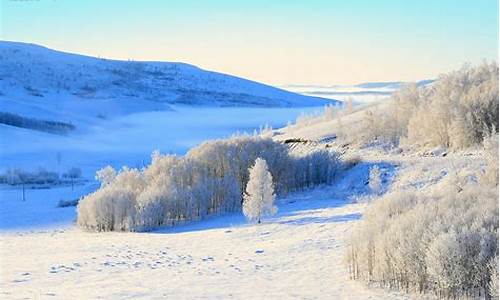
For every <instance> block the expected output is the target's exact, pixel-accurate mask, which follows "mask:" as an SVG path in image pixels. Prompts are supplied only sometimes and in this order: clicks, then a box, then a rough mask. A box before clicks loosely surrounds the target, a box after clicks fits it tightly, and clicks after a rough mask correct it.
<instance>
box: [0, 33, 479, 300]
mask: <svg viewBox="0 0 500 300" xmlns="http://www.w3.org/2000/svg"><path fill="white" fill-rule="evenodd" d="M34 62H37V63H34ZM135 73H140V74H142V75H141V76H139V77H134V76H132V75H133V74H135ZM34 74H37V76H34ZM110 74H111V75H110ZM0 78H1V80H0V105H1V107H0V110H1V111H6V112H12V113H18V114H20V115H22V116H26V117H37V118H42V119H46V120H58V121H63V122H71V123H72V124H74V125H75V126H76V128H77V129H76V130H75V131H74V132H72V133H71V134H69V135H54V134H48V133H44V132H39V131H33V130H28V129H23V128H16V127H11V126H7V125H3V124H0V149H1V151H0V160H1V161H2V165H1V167H0V169H1V171H4V170H5V169H7V168H24V169H34V168H37V167H38V166H42V167H46V168H47V169H48V170H49V171H57V172H65V171H67V170H68V169H69V168H71V167H80V168H81V169H82V171H83V179H82V180H81V181H80V182H78V184H76V185H75V187H74V189H73V188H71V186H51V187H49V188H44V189H40V188H37V189H35V188H33V187H28V188H27V190H26V201H22V200H21V190H20V187H12V186H0V245H1V247H0V266H1V268H0V298H2V299H4V298H5V299H24V298H28V299H32V298H34V299H38V298H42V299H44V298H54V299H98V298H102V299H124V298H134V299H135V298H139V299H159V298H172V299H225V298H237V299H278V298H279V299H288V298H300V299H409V298H412V296H411V295H403V294H399V293H395V292H392V291H388V290H383V289H379V288H376V287H367V286H365V285H363V284H362V283H360V282H357V281H352V280H349V274H348V272H347V268H346V267H345V265H344V263H343V261H344V255H345V250H346V247H348V246H349V238H350V233H351V232H352V230H353V227H354V226H355V224H357V223H358V222H359V220H361V219H362V218H363V213H364V211H365V209H366V207H367V206H368V205H369V201H370V199H373V197H375V195H374V194H373V193H372V192H371V190H370V188H369V186H368V183H369V173H370V169H371V168H373V166H375V165H376V166H378V167H379V168H380V172H381V176H380V179H381V185H382V187H381V193H384V192H385V191H387V190H388V189H389V188H390V187H396V188H405V187H407V186H418V187H420V188H422V189H432V188H435V186H436V183H438V182H440V181H441V180H443V179H444V178H446V176H447V174H451V173H452V172H453V169H450V166H458V167H467V168H469V169H475V168H478V164H479V163H480V161H481V159H480V158H478V157H476V156H475V155H472V156H470V157H468V158H467V159H464V158H463V156H461V155H453V154H450V155H448V156H447V157H446V158H442V157H439V158H438V157H412V156H403V155H402V154H399V153H387V152H384V151H379V150H378V149H375V148H370V149H361V150H359V151H358V152H357V153H355V154H358V155H360V156H361V157H362V158H363V162H361V163H357V164H355V165H354V166H352V167H351V168H349V169H348V170H346V171H345V172H344V173H341V174H340V175H339V178H338V179H337V180H336V182H335V183H334V184H333V185H331V186H319V187H316V188H314V189H310V190H305V191H301V192H296V193H292V194H290V195H288V196H286V197H282V198H279V199H277V200H276V203H275V204H276V205H277V207H278V213H277V214H276V215H274V216H272V217H268V218H266V219H265V220H264V222H263V223H262V224H259V225H254V224H248V223H247V221H246V220H245V218H244V216H243V214H242V213H233V214H227V215H222V216H213V217H210V218H209V219H206V220H203V221H199V222H191V223H187V224H179V226H176V227H172V228H162V229H160V230H157V231H153V232H142V233H130V232H129V233H118V232H105V233H90V232H85V231H82V230H81V229H79V228H78V227H76V225H75V219H76V211H75V207H65V208H60V207H57V205H58V203H59V201H60V200H66V201H67V200H74V199H77V198H79V197H80V196H82V195H85V194H87V193H89V192H91V191H93V190H95V189H96V188H97V186H98V183H97V182H95V181H94V180H93V176H94V174H95V171H96V170H98V169H100V168H102V167H104V166H106V165H108V164H109V165H112V166H114V167H115V168H119V167H121V166H122V165H129V166H131V167H142V166H144V165H145V164H147V163H148V162H149V155H150V153H151V151H152V150H154V149H159V150H160V151H161V152H162V153H177V154H183V153H185V152H186V151H187V150H188V149H189V148H191V147H193V146H195V145H197V144H199V143H201V142H202V141H205V140H208V139H214V138H222V137H227V136H229V135H232V134H234V133H236V132H238V131H240V132H241V131H246V132H252V131H253V130H254V129H258V128H259V126H262V125H265V124H269V125H271V126H273V127H274V128H276V127H282V126H284V125H285V124H286V122H287V121H289V120H294V119H295V118H296V117H297V116H298V115H299V114H300V113H301V112H312V111H313V110H316V109H317V108H314V107H312V108H304V107H300V106H302V105H305V104H306V103H307V104H311V101H318V102H317V103H314V104H315V105H316V104H321V105H322V104H324V103H326V102H323V101H322V100H321V99H314V98H309V97H305V96H300V95H296V94H292V93H288V92H286V91H282V90H279V89H275V88H272V87H269V86H265V85H261V84H258V83H255V82H250V81H247V80H244V79H240V78H235V77H232V76H229V75H224V74H218V73H214V72H207V71H204V70H201V69H199V68H196V67H194V66H190V65H186V64H181V63H160V62H141V63H136V62H120V61H112V60H103V59H97V58H92V57H85V56H81V55H74V54H67V53H61V52H57V51H53V50H50V49H46V48H43V47H40V46H36V45H28V44H22V43H11V42H0ZM110 78H111V79H110ZM168 78H174V80H168ZM110 80H112V81H115V83H113V82H111V81H110ZM396 85H397V83H391V84H386V85H384V84H365V85H358V86H340V87H339V86H335V87H290V88H289V89H293V90H295V91H299V92H301V93H305V94H310V95H321V96H322V97H329V98H334V99H340V100H346V99H347V98H349V97H353V98H354V101H355V102H356V103H357V104H363V105H358V106H355V108H354V109H353V111H352V112H351V113H350V114H347V115H344V116H343V117H342V126H344V127H350V126H356V124H358V123H359V120H361V118H363V116H364V113H365V109H366V108H368V107H373V106H375V105H379V106H383V105H384V104H383V103H382V104H380V101H379V100H381V99H383V97H386V96H387V95H388V94H389V93H390V92H392V91H393V90H394V88H395V86H396ZM26 87H29V89H28V88H26ZM242 91H247V92H248V91H249V92H248V93H247V92H242ZM318 92H320V93H318ZM38 94H41V95H42V96H39V95H38ZM188 96H189V97H191V98H190V99H191V100H192V101H191V102H190V101H188V100H187V98H186V97H188ZM210 100H213V101H212V102H210ZM188 102H189V104H196V105H185V104H187V103H188ZM228 106H232V107H228ZM234 106H236V107H234ZM243 106H252V107H251V108H249V107H243ZM269 106H273V107H269ZM316 107H317V106H316ZM339 126H340V125H339V124H338V122H337V120H331V121H328V122H319V123H316V124H311V125H310V126H307V127H302V128H293V127H292V128H288V129H280V130H278V131H275V132H274V134H275V138H276V139H280V140H281V139H285V138H303V139H307V140H315V141H321V140H322V139H324V138H327V137H331V136H334V135H335V134H336V132H337V130H338V129H339ZM317 146H319V147H324V144H321V143H318V145H317ZM336 146H340V145H336ZM310 147H313V146H311V145H306V146H303V149H302V151H310V150H311V148H310ZM348 154H352V153H348ZM344 158H348V155H346V156H345V157H344ZM415 170H422V172H415ZM365 200H368V201H365Z"/></svg>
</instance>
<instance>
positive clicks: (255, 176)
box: [243, 157, 277, 223]
mask: <svg viewBox="0 0 500 300" xmlns="http://www.w3.org/2000/svg"><path fill="white" fill-rule="evenodd" d="M249 172H250V178H249V180H248V184H247V187H246V193H245V196H244V200H243V214H244V215H245V217H246V218H247V219H248V220H250V221H253V222H257V223H260V222H261V219H262V217H263V216H266V215H273V214H275V213H276V212H277V207H276V206H275V205H274V199H275V198H276V195H275V194H274V187H273V177H272V175H271V173H269V170H268V168H267V163H266V161H265V160H263V159H262V158H260V157H259V158H257V159H256V160H255V164H254V165H253V166H252V167H251V168H250V170H249Z"/></svg>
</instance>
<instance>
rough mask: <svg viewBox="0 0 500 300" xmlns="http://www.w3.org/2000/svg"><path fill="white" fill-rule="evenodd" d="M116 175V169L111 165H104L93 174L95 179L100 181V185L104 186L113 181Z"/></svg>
mask: <svg viewBox="0 0 500 300" xmlns="http://www.w3.org/2000/svg"><path fill="white" fill-rule="evenodd" d="M115 177H116V171H115V169H113V167H111V166H106V167H104V168H102V169H100V170H98V171H97V172H96V174H95V179H96V180H98V181H99V182H100V183H101V186H105V185H107V184H109V183H110V182H112V181H113V179H115Z"/></svg>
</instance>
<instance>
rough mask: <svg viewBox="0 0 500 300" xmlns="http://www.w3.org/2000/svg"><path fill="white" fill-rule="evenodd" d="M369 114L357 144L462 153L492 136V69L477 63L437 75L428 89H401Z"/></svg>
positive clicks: (494, 101)
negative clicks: (439, 148) (376, 142)
mask: <svg viewBox="0 0 500 300" xmlns="http://www.w3.org/2000/svg"><path fill="white" fill-rule="evenodd" d="M379 107H380V108H381V109H379V110H378V111H377V110H375V109H371V111H370V113H369V114H366V117H365V119H364V121H363V123H364V126H362V128H363V130H360V131H359V132H356V131H353V130H351V134H353V135H357V139H358V141H360V142H365V143H366V142H371V141H373V140H382V141H384V142H387V143H390V144H394V145H398V144H400V143H401V144H403V145H407V146H421V147H436V146H444V147H450V148H455V149H463V148H467V147H470V146H473V145H477V144H480V143H481V142H482V141H483V139H484V137H485V136H487V135H488V134H489V133H491V132H498V127H499V117H498V64H497V63H491V64H488V63H483V64H481V65H478V66H475V67H471V66H469V65H465V66H464V67H462V68H461V69H460V70H457V71H453V72H450V73H447V74H442V75H440V76H439V78H438V79H437V80H436V81H435V82H434V83H432V84H431V85H429V86H425V87H418V86H417V85H416V84H410V85H406V86H404V87H403V88H402V89H401V90H399V91H397V92H395V93H394V94H393V95H392V97H391V99H390V100H389V101H387V102H386V103H384V104H381V105H380V106H379Z"/></svg>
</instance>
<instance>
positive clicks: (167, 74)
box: [0, 41, 331, 107]
mask: <svg viewBox="0 0 500 300" xmlns="http://www.w3.org/2000/svg"><path fill="white" fill-rule="evenodd" d="M12 98H14V99H15V98H22V99H26V98H32V99H39V98H42V99H43V100H44V102H46V103H50V102H52V101H54V100H55V98H58V99H61V98H63V99H65V100H73V101H83V100H96V99H108V100H111V99H114V100H119V101H130V100H132V99H143V100H148V101H150V102H152V103H164V104H185V105H208V106H252V107H297V106H317V105H324V104H326V103H329V102H331V101H329V100H326V99H322V98H317V97H308V96H304V95H298V94H295V93H292V92H288V91H284V90H281V89H278V88H274V87H271V86H268V85H265V84H261V83H258V82H254V81H250V80H246V79H242V78H238V77H235V76H231V75H226V74H221V73H216V72H210V71H205V70H202V69H200V68H198V67H195V66H192V65H189V64H185V63H173V62H140V61H119V60H110V59H101V58H95V57H89V56H83V55H77V54H70V53H64V52H60V51H55V50H51V49H48V48H45V47H42V46H38V45H34V44H26V43H19V42H6V41H1V42H0V99H2V100H7V99H8V100H10V99H12Z"/></svg>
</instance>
